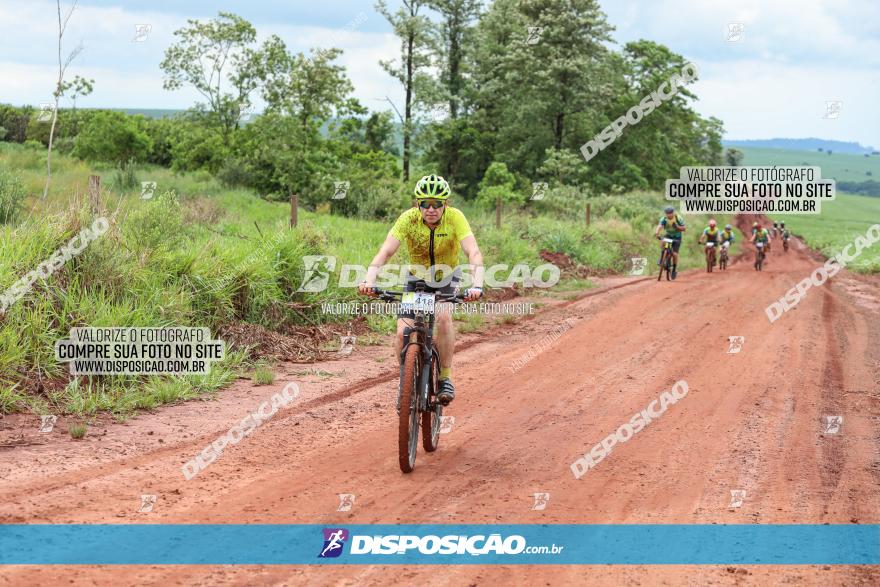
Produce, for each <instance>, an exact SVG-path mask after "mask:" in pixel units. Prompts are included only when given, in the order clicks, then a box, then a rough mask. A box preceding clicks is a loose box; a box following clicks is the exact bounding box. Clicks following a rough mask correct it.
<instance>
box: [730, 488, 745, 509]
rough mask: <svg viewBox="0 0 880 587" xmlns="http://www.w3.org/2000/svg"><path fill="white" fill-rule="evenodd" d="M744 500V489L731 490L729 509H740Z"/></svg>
mask: <svg viewBox="0 0 880 587" xmlns="http://www.w3.org/2000/svg"><path fill="white" fill-rule="evenodd" d="M745 499H746V490H745V489H731V490H730V505H728V506H727V507H729V508H738V507H742V504H743V501H744V500H745Z"/></svg>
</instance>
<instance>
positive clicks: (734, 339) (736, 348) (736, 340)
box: [727, 336, 746, 355]
mask: <svg viewBox="0 0 880 587" xmlns="http://www.w3.org/2000/svg"><path fill="white" fill-rule="evenodd" d="M727 340H729V341H730V346H729V347H728V348H727V354H729V355H735V354H736V353H738V352H740V351H741V350H742V348H743V344H745V342H746V337H745V336H728V337H727Z"/></svg>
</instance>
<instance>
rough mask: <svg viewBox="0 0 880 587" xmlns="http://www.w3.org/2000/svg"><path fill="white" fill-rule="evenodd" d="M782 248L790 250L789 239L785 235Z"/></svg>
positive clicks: (786, 250)
mask: <svg viewBox="0 0 880 587" xmlns="http://www.w3.org/2000/svg"><path fill="white" fill-rule="evenodd" d="M782 250H783V251H785V252H786V253H787V252H788V239H787V238H785V237H783V239H782Z"/></svg>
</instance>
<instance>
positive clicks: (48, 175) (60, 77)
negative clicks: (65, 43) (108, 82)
mask: <svg viewBox="0 0 880 587" xmlns="http://www.w3.org/2000/svg"><path fill="white" fill-rule="evenodd" d="M76 2H77V0H74V2H73V6H71V7H70V12H68V13H67V16H66V17H65V18H64V21H63V22H62V20H61V0H55V5H56V7H57V9H58V83H57V84H56V85H55V92H53V96H54V98H55V102H54V108H53V109H52V127H51V128H50V129H49V149H48V151H46V186H45V187H44V188H43V197H42V199H44V200H45V199H46V196H47V195H48V194H49V184H51V183H52V145H53V143H54V141H55V125H56V124H57V123H58V102H59V101H60V100H61V94H62V93H63V91H64V88H63V87H62V84H63V83H64V72H65V70H66V69H67V66H68V65H70V62H71V61H73V60H74V59H75V58H76V56H77V55H79V52H80V51H82V45H80V46H79V47H77V48H76V49H74V50H73V51H71V53H70V55H68V57H67V61H64V62H62V61H61V40H62V38H63V37H64V30H65V29H66V28H67V22H68V21H69V20H70V17H71V15H72V14H73V11H74V9H76Z"/></svg>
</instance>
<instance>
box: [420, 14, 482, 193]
mask: <svg viewBox="0 0 880 587" xmlns="http://www.w3.org/2000/svg"><path fill="white" fill-rule="evenodd" d="M430 6H431V8H433V9H434V10H436V11H437V12H438V13H439V14H440V17H441V20H440V22H439V23H438V24H437V25H436V29H437V35H436V36H437V39H438V41H437V43H436V44H435V45H434V49H433V61H434V65H435V67H436V68H437V70H438V71H439V72H440V75H439V84H438V85H437V91H436V93H435V95H434V97H433V99H432V100H431V101H433V102H440V101H443V102H445V104H446V105H447V107H446V112H447V113H448V118H447V119H446V120H444V121H441V122H437V123H435V126H449V127H452V128H450V129H448V130H447V131H446V132H443V131H440V132H436V133H433V135H426V138H428V137H431V138H432V139H433V140H434V141H439V142H435V143H433V145H432V146H431V147H429V148H430V149H431V150H432V151H433V152H434V158H435V160H437V161H438V163H439V169H438V171H439V172H440V173H441V174H442V175H443V176H444V177H446V178H447V179H448V180H449V181H450V182H451V183H452V184H453V185H455V184H457V183H459V174H460V170H461V166H462V157H461V150H462V148H463V147H464V145H463V144H462V141H461V140H460V138H461V137H462V135H463V134H465V133H466V131H467V125H463V124H459V116H460V115H462V116H465V117H466V116H467V114H468V111H469V110H470V107H471V104H472V103H473V92H474V86H473V83H472V72H473V51H474V48H475V47H476V27H475V23H476V20H477V18H478V17H479V15H480V10H481V2H479V1H478V0H433V1H432V2H430Z"/></svg>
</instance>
